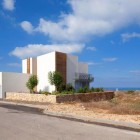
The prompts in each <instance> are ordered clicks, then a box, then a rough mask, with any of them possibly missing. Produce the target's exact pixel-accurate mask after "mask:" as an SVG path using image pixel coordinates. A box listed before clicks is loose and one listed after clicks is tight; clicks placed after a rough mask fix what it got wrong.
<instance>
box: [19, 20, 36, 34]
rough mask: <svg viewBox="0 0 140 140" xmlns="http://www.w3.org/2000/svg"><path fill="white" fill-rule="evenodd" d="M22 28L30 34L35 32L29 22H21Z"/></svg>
mask: <svg viewBox="0 0 140 140" xmlns="http://www.w3.org/2000/svg"><path fill="white" fill-rule="evenodd" d="M20 26H21V27H22V29H23V30H25V31H26V32H27V33H29V34H30V33H32V32H33V31H34V29H33V26H32V24H31V23H30V22H28V21H23V22H21V23H20Z"/></svg>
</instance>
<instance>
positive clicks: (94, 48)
mask: <svg viewBox="0 0 140 140" xmlns="http://www.w3.org/2000/svg"><path fill="white" fill-rule="evenodd" d="M86 49H87V50H90V51H96V50H97V49H96V47H87V48H86Z"/></svg>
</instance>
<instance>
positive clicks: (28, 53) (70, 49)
mask: <svg viewBox="0 0 140 140" xmlns="http://www.w3.org/2000/svg"><path fill="white" fill-rule="evenodd" d="M83 48H84V45H83V44H53V45H43V44H29V45H27V46H24V47H16V48H15V49H14V50H13V51H12V52H11V53H10V55H14V56H17V57H19V58H21V59H23V58H27V57H34V56H38V55H42V54H45V53H49V52H52V51H60V52H65V53H77V52H81V51H82V49H83Z"/></svg>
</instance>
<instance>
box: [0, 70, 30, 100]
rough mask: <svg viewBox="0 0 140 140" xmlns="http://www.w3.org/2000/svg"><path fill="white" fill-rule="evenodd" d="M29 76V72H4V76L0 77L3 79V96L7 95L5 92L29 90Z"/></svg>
mask: <svg viewBox="0 0 140 140" xmlns="http://www.w3.org/2000/svg"><path fill="white" fill-rule="evenodd" d="M29 76H30V75H29V74H22V73H7V72H2V77H0V78H1V79H2V97H4V96H5V92H29V90H28V89H27V87H26V82H27V81H28V79H29Z"/></svg>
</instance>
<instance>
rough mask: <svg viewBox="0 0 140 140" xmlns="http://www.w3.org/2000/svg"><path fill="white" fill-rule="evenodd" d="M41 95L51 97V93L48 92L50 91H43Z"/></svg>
mask: <svg viewBox="0 0 140 140" xmlns="http://www.w3.org/2000/svg"><path fill="white" fill-rule="evenodd" d="M41 94H45V95H49V94H51V93H50V92H48V91H42V92H41Z"/></svg>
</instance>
